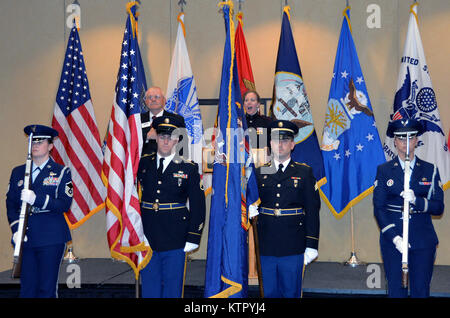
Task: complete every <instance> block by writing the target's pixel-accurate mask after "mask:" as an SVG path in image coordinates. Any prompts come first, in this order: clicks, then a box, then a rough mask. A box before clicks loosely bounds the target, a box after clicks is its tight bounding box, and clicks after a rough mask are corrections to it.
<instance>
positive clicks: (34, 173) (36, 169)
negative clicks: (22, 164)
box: [31, 167, 41, 182]
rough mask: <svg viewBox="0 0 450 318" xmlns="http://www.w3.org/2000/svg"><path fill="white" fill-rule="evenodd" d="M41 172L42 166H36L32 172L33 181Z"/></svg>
mask: <svg viewBox="0 0 450 318" xmlns="http://www.w3.org/2000/svg"><path fill="white" fill-rule="evenodd" d="M39 173H41V168H40V167H36V168H34V170H33V172H32V174H31V182H34V180H35V179H36V178H37V176H38V175H39Z"/></svg>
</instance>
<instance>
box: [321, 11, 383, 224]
mask: <svg viewBox="0 0 450 318" xmlns="http://www.w3.org/2000/svg"><path fill="white" fill-rule="evenodd" d="M321 149H322V156H323V162H324V167H325V174H326V178H327V183H326V184H325V185H323V186H322V187H321V188H320V194H321V196H322V199H324V201H325V203H326V204H327V205H328V207H329V208H330V210H331V212H332V213H333V214H334V216H335V217H336V218H341V217H342V216H343V215H344V214H345V213H346V212H347V210H348V209H349V208H350V207H352V206H354V205H356V204H357V203H358V202H359V201H360V200H361V199H363V198H364V197H366V196H367V195H368V194H370V193H371V192H372V191H373V182H374V180H375V176H376V172H377V166H378V165H379V164H381V163H383V162H385V158H384V153H383V148H382V146H381V141H380V137H379V135H378V131H377V127H376V125H375V118H374V115H373V111H372V105H371V103H370V99H369V95H368V93H367V88H366V84H365V82H364V76H363V73H362V70H361V66H360V64H359V60H358V54H357V52H356V48H355V44H354V42H353V38H352V34H351V24H350V7H347V8H346V9H345V10H344V18H343V21H342V28H341V35H340V37H339V44H338V48H337V52H336V59H335V63H334V70H333V78H332V80H331V87H330V93H329V96H328V105H327V110H326V115H325V126H324V129H323V137H322V145H321Z"/></svg>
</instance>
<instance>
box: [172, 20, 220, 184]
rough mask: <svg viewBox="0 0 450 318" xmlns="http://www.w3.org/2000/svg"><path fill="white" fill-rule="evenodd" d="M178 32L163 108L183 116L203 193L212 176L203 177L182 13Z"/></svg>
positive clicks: (197, 111)
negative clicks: (202, 185) (200, 177)
mask: <svg viewBox="0 0 450 318" xmlns="http://www.w3.org/2000/svg"><path fill="white" fill-rule="evenodd" d="M177 20H178V32H177V39H176V41H175V47H174V51H173V56H172V63H171V65H170V71H169V81H168V84H167V94H166V96H167V102H166V106H165V109H166V110H167V111H169V112H172V113H176V114H179V115H181V116H183V117H184V121H185V123H186V130H187V134H188V137H189V159H191V160H192V161H194V162H196V163H198V167H199V173H200V175H201V176H202V181H203V184H204V186H205V190H206V193H209V191H210V187H211V174H207V175H204V174H202V157H203V153H202V149H203V147H204V144H205V142H204V139H203V124H202V116H201V113H200V105H199V103H198V96H197V87H196V85H195V80H194V75H193V73H192V69H191V63H190V61H189V54H188V51H187V46H186V40H185V33H186V29H185V25H184V13H183V12H181V13H180V14H179V15H178V18H177Z"/></svg>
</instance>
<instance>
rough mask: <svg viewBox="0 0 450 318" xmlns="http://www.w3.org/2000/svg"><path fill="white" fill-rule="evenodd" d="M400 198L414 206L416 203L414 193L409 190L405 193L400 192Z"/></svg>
mask: <svg viewBox="0 0 450 318" xmlns="http://www.w3.org/2000/svg"><path fill="white" fill-rule="evenodd" d="M400 196H401V197H402V198H403V199H405V200H406V201H408V202H409V203H412V204H415V203H416V195H415V194H414V191H413V190H411V189H409V190H406V191H402V192H401V193H400Z"/></svg>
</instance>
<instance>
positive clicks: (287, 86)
mask: <svg viewBox="0 0 450 318" xmlns="http://www.w3.org/2000/svg"><path fill="white" fill-rule="evenodd" d="M289 10H290V7H289V6H285V7H284V10H283V22H282V25H281V35H280V43H279V46H278V56H277V64H276V67H275V83H274V96H273V99H272V105H271V112H272V114H273V115H274V116H275V118H276V119H283V120H290V121H292V122H293V123H295V124H296V125H297V126H298V127H299V132H298V135H297V136H296V137H295V143H296V146H295V148H294V150H293V151H292V154H291V157H292V159H293V160H294V161H297V162H301V163H306V164H307V165H309V166H311V167H312V169H313V172H314V176H315V177H316V180H317V184H318V186H321V185H322V184H324V183H325V182H326V179H325V171H324V168H323V163H322V154H321V152H320V147H319V143H318V141H317V134H316V131H315V129H314V121H313V117H312V113H311V107H310V105H309V100H308V96H307V95H306V89H305V85H304V83H303V78H302V72H301V70H300V64H299V61H298V57H297V50H296V48H295V42H294V38H293V36H292V30H291V25H290V13H289Z"/></svg>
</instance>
